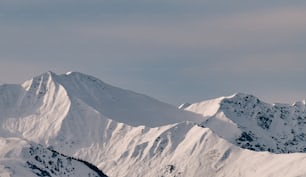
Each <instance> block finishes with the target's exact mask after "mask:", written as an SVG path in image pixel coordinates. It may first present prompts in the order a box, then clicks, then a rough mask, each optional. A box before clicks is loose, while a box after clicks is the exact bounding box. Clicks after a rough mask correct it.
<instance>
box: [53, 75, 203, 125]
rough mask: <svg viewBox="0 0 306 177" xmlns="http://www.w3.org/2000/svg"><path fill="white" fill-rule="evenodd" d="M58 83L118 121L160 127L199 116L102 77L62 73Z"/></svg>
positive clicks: (195, 118)
mask: <svg viewBox="0 0 306 177" xmlns="http://www.w3.org/2000/svg"><path fill="white" fill-rule="evenodd" d="M58 82H59V83H60V84H61V85H62V86H63V87H64V88H65V89H66V91H67V93H68V94H69V97H70V99H71V100H78V101H79V102H82V103H84V104H86V105H88V106H89V107H91V108H93V109H95V110H96V111H98V112H99V113H101V114H103V115H104V116H106V117H109V118H110V119H112V120H115V121H117V122H122V123H126V124H128V125H133V126H138V125H145V126H148V127H157V126H161V125H165V124H171V123H177V122H182V121H186V120H190V121H199V120H201V117H200V116H197V115H196V114H193V113H190V112H187V111H184V110H179V109H178V108H176V107H174V106H171V105H169V104H166V103H163V102H160V101H158V100H156V99H153V98H151V97H148V96H145V95H142V94H138V93H135V92H132V91H128V90H124V89H120V88H117V87H114V86H111V85H108V84H106V83H104V82H102V81H100V80H99V79H97V78H95V77H93V76H89V75H85V74H82V73H77V72H69V73H67V74H63V75H59V76H58Z"/></svg>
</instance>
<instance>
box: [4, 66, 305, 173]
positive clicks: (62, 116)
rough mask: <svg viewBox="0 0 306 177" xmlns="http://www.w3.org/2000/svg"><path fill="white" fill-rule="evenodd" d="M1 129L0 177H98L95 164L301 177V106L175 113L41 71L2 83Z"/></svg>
mask: <svg viewBox="0 0 306 177" xmlns="http://www.w3.org/2000/svg"><path fill="white" fill-rule="evenodd" d="M0 125H1V127H0V137H1V138H0V176H1V177H11V176H12V177H15V176H24V177H28V176H43V174H44V175H45V176H48V175H49V176H52V177H55V176H56V177H58V176H65V175H66V176H99V175H100V176H102V175H104V174H103V173H102V172H101V171H98V170H97V167H98V168H99V169H100V170H102V171H103V172H104V173H105V174H106V175H107V176H110V177H125V176H133V177H134V176H135V177H137V176H139V177H143V176H148V177H162V176H164V177H166V176H167V177H174V176H175V177H178V176H181V177H190V176H194V177H202V176H220V177H221V176H222V177H223V176H229V177H230V176H233V177H239V176H240V177H249V176H250V177H252V176H254V177H258V176H262V177H265V176H266V177H271V176H275V177H279V176H286V177H294V176H306V168H304V167H305V165H306V154H304V153H303V152H305V151H306V141H305V138H306V135H305V134H306V109H305V101H302V102H297V103H295V104H293V105H287V104H274V105H270V104H267V103H265V102H262V101H261V100H259V99H258V98H256V97H255V96H252V95H248V94H242V93H238V94H234V95H232V96H229V97H220V98H217V99H213V100H208V101H203V102H200V103H194V104H184V105H181V106H180V109H179V108H176V107H174V106H171V105H169V104H166V103H163V102H160V101H158V100H156V99H154V98H151V97H148V96H145V95H142V94H138V93H135V92H132V91H128V90H124V89H120V88H117V87H114V86H111V85H108V84H106V83H104V82H102V81H100V80H99V79H97V78H95V77H93V76H88V75H85V74H82V73H77V72H69V73H66V74H62V75H57V74H55V73H53V72H47V73H43V74H41V75H40V76H37V77H34V78H33V79H31V80H29V81H26V82H24V83H23V84H21V85H1V86H0ZM55 154H56V155H55ZM79 159H82V160H81V161H80V160H79ZM58 161H60V162H58ZM88 162H89V163H88ZM57 163H59V165H57ZM90 164H93V165H90ZM90 167H91V168H90ZM55 169H56V170H55ZM51 170H52V171H51Z"/></svg>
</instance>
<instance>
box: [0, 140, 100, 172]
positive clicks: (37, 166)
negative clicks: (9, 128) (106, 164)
mask: <svg viewBox="0 0 306 177" xmlns="http://www.w3.org/2000/svg"><path fill="white" fill-rule="evenodd" d="M0 176H1V177H11V176H12V177H19V176H20V177H34V176H47V177H57V176H61V177H69V176H74V177H78V176H79V177H86V176H87V177H93V176H94V177H106V175H105V174H103V173H102V172H101V171H100V170H96V169H95V170H93V169H92V168H91V167H90V165H89V164H88V163H87V162H84V161H79V160H76V159H74V158H72V157H68V156H63V155H61V154H59V153H58V152H56V151H53V150H49V149H46V148H44V147H43V146H41V145H38V144H35V143H29V142H27V141H25V140H21V139H18V138H0Z"/></svg>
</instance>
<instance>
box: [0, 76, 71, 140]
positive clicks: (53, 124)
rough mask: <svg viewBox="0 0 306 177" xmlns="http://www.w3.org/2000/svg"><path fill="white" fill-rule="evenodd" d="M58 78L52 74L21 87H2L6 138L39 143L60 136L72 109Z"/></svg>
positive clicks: (0, 98)
mask: <svg viewBox="0 0 306 177" xmlns="http://www.w3.org/2000/svg"><path fill="white" fill-rule="evenodd" d="M56 77H57V76H56V75H55V74H54V73H52V72H48V73H44V74H42V75H40V76H37V77H35V78H33V79H31V80H29V81H26V82H25V83H24V84H22V85H21V86H20V85H3V86H0V105H1V106H0V111H1V115H0V121H1V127H0V132H1V135H2V136H7V137H8V136H19V137H20V136H21V137H32V140H35V141H39V140H42V139H48V138H49V137H54V136H56V134H57V132H58V131H59V129H60V128H61V122H62V120H63V119H64V118H65V117H66V116H67V113H68V111H69V107H70V100H69V98H68V95H67V92H66V90H65V89H64V88H63V87H62V86H61V85H60V84H59V83H57V82H56ZM46 130H49V131H46Z"/></svg>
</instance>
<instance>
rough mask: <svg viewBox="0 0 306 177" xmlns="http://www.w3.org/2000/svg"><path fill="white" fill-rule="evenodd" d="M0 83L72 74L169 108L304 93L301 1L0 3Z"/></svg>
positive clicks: (305, 5) (305, 19)
mask: <svg viewBox="0 0 306 177" xmlns="http://www.w3.org/2000/svg"><path fill="white" fill-rule="evenodd" d="M0 39H1V40H0V83H16V82H23V81H24V80H27V79H29V78H31V77H33V76H35V75H38V74H40V73H42V72H45V71H48V70H52V71H55V72H57V73H65V72H67V71H71V70H74V71H80V72H84V73H88V74H91V75H94V76H96V77H98V78H100V79H101V80H103V81H105V82H108V83H110V84H113V85H116V86H119V87H123V88H127V89H131V90H134V91H137V92H141V93H145V94H148V95H150V96H153V97H155V98H158V99H160V100H162V101H166V102H168V103H172V104H179V103H181V102H185V101H186V102H194V101H201V100H204V99H207V98H213V97H218V96H223V95H231V94H233V93H235V92H246V93H251V94H254V95H256V96H258V97H260V98H262V99H263V100H265V101H268V102H287V103H291V102H293V101H294V100H302V99H304V98H306V82H305V79H304V76H305V75H306V50H305V49H306V42H305V41H306V2H304V1H281V0H280V1H276V0H275V1H273V0H272V1H269V2H267V1H238V0H234V1H226V0H216V1H205V0H202V1H200V0H190V1H183V0H155V1H153V0H142V1H140V0H129V1H128V0H118V1H105V0H88V1H80V0H52V1H51V0H44V1H42V0H28V1H24V0H1V1H0Z"/></svg>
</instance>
